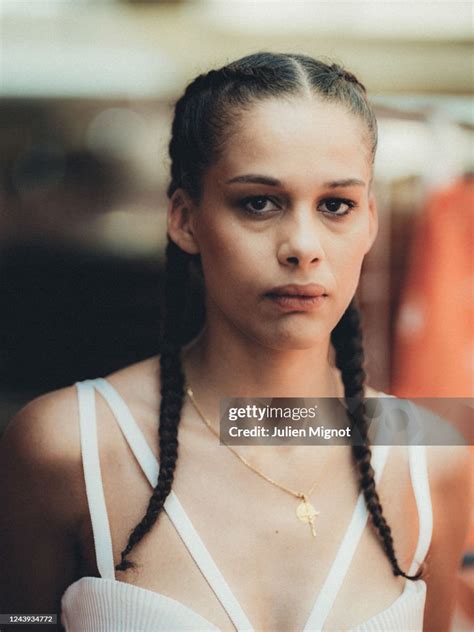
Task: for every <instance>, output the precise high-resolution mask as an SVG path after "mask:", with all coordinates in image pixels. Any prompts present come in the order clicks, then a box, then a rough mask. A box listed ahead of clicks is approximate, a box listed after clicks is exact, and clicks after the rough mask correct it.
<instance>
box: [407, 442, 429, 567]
mask: <svg viewBox="0 0 474 632" xmlns="http://www.w3.org/2000/svg"><path fill="white" fill-rule="evenodd" d="M408 451H409V461H410V476H411V482H412V485H413V492H414V495H415V500H416V506H417V509H418V521H419V526H418V544H417V545H416V550H415V555H414V556H413V561H412V563H411V566H410V568H409V570H408V575H412V574H414V573H416V571H417V570H418V568H419V566H420V565H421V563H422V562H423V560H424V559H425V557H426V554H427V553H428V549H429V547H430V543H431V536H432V533H433V508H432V504H431V495H430V485H429V479H428V464H427V461H426V446H425V445H410V446H408Z"/></svg>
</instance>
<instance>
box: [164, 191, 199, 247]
mask: <svg viewBox="0 0 474 632" xmlns="http://www.w3.org/2000/svg"><path fill="white" fill-rule="evenodd" d="M195 215H196V205H195V204H194V202H193V201H192V200H191V198H190V197H189V195H188V194H187V193H186V191H185V190H184V189H176V191H175V192H174V193H173V195H172V196H171V199H170V201H169V204H168V214H167V233H168V235H169V236H170V238H171V239H172V240H173V241H174V242H175V244H177V245H178V246H179V247H180V248H181V250H184V252H187V253H188V254H190V255H194V254H197V253H199V246H198V243H197V240H196V236H195V233H194V221H195Z"/></svg>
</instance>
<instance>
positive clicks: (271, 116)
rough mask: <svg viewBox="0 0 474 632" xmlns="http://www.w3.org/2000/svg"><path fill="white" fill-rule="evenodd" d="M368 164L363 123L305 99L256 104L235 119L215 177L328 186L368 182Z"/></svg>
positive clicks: (333, 105)
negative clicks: (259, 176) (262, 176)
mask: <svg viewBox="0 0 474 632" xmlns="http://www.w3.org/2000/svg"><path fill="white" fill-rule="evenodd" d="M370 168H371V160H370V155H369V146H368V139H367V129H366V126H365V123H364V121H362V120H361V119H360V118H359V117H358V116H356V115H354V114H353V113H351V112H349V111H348V110H347V109H346V108H344V107H343V106H341V105H339V104H337V103H331V102H324V101H322V100H321V99H319V98H317V97H314V96H309V97H292V98H291V99H281V98H272V99H267V100H264V101H260V102H257V103H255V104H254V105H252V106H251V107H250V108H249V109H247V110H245V111H244V112H243V113H242V114H241V115H240V117H239V119H238V123H237V124H236V126H235V128H234V130H233V132H232V134H231V135H230V136H229V138H228V139H227V142H226V145H225V149H224V151H223V153H222V155H221V157H220V159H219V161H218V163H217V164H216V165H215V169H213V171H214V175H215V176H217V178H218V180H221V179H222V180H225V179H227V178H229V177H232V176H235V175H238V174H239V173H242V174H243V173H268V175H272V176H275V177H279V178H283V179H284V178H289V179H292V178H305V177H306V176H309V177H311V179H312V180H313V182H314V181H315V180H318V181H319V180H320V179H321V181H326V180H330V179H333V178H338V179H339V178H343V177H345V176H347V177H351V178H354V177H359V178H361V179H363V178H364V177H365V178H367V174H368V172H370Z"/></svg>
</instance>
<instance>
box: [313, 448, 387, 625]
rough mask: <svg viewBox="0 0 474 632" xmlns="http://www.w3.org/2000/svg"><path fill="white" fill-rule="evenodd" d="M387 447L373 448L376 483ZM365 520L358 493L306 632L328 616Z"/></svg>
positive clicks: (360, 497)
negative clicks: (349, 519)
mask: <svg viewBox="0 0 474 632" xmlns="http://www.w3.org/2000/svg"><path fill="white" fill-rule="evenodd" d="M389 449H390V446H386V445H375V446H374V447H373V448H372V459H371V465H372V467H373V469H374V471H375V483H376V484H377V483H378V482H379V480H380V477H381V476H382V472H383V470H384V467H385V463H386V461H387V456H388V452H389ZM367 518H368V511H367V507H366V506H365V499H364V495H363V492H361V493H360V494H359V498H358V499H357V503H356V506H355V508H354V512H353V514H352V518H351V521H350V523H349V526H348V528H347V530H346V533H345V534H344V538H343V540H342V542H341V544H340V546H339V550H338V552H337V554H336V557H335V559H334V561H333V563H332V566H331V568H330V570H329V573H328V575H327V577H326V581H325V582H324V584H323V587H322V589H321V592H320V593H319V595H318V598H317V599H316V603H315V604H314V606H313V609H312V611H311V613H310V615H309V619H308V621H307V622H306V625H305V627H304V630H305V632H306V631H308V632H309V630H321V629H322V627H323V625H324V622H325V621H326V619H327V617H328V614H329V612H330V610H331V608H332V605H333V603H334V600H335V598H336V596H337V594H338V592H339V589H340V588H341V585H342V582H343V581H344V578H345V576H346V573H347V570H348V568H349V566H350V563H351V561H352V558H353V557H354V553H355V550H356V548H357V545H358V544H359V540H360V538H361V536H362V533H363V531H364V528H365V525H366V522H367Z"/></svg>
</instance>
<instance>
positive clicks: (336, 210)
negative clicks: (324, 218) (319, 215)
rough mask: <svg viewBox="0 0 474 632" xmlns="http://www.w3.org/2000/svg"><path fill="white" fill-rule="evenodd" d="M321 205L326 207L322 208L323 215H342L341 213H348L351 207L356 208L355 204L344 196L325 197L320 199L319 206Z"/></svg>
mask: <svg viewBox="0 0 474 632" xmlns="http://www.w3.org/2000/svg"><path fill="white" fill-rule="evenodd" d="M322 206H323V207H324V206H325V207H326V208H325V209H324V208H322V212H323V213H324V214H325V215H332V216H334V217H342V216H343V215H348V214H349V213H350V212H351V211H352V209H354V208H356V206H357V204H356V203H355V202H353V201H352V200H347V199H345V198H326V199H325V200H323V201H322V203H321V204H320V206H319V208H321V207H322ZM341 207H342V208H341ZM344 207H345V208H344Z"/></svg>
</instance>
